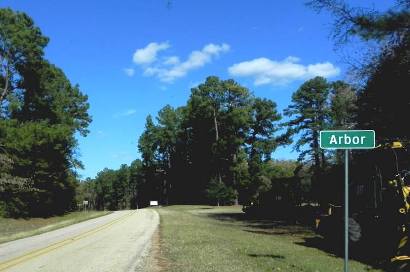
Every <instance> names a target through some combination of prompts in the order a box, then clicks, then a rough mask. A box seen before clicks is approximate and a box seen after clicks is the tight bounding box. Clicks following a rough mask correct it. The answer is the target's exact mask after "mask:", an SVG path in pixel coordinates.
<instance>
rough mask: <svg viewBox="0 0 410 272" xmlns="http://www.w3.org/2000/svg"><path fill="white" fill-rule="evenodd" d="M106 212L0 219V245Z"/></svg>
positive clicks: (105, 212)
mask: <svg viewBox="0 0 410 272" xmlns="http://www.w3.org/2000/svg"><path fill="white" fill-rule="evenodd" d="M109 213H110V212H107V211H88V212H72V213H67V214H65V215H62V216H54V217H49V218H29V219H22V218H20V219H13V218H0V243H5V242H9V241H12V240H16V239H20V238H24V237H28V236H33V235H37V234H40V233H44V232H47V231H51V230H55V229H59V228H62V227H66V226H68V225H72V224H75V223H79V222H82V221H85V220H89V219H92V218H96V217H99V216H103V215H106V214H109Z"/></svg>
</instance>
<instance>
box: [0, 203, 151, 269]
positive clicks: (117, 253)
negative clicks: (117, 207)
mask: <svg viewBox="0 0 410 272" xmlns="http://www.w3.org/2000/svg"><path fill="white" fill-rule="evenodd" d="M158 223H159V215H158V213H157V212H156V211H154V210H152V209H141V210H133V211H117V212H114V213H112V214H109V215H106V216H102V217H99V218H95V219H91V220H88V221H84V222H81V223H78V224H75V225H71V226H68V227H65V228H62V229H58V230H54V231H50V232H47V233H43V234H40V235H36V236H32V237H28V238H24V239H20V240H16V241H12V242H8V243H4V244H0V271H13V272H17V271H19V272H23V271H24V272H35V271H41V272H59V271H72V272H92V271H93V272H94V271H96V272H97V271H98V272H104V271H107V272H108V271H110V272H114V271H121V272H128V271H143V267H144V258H145V256H146V255H147V254H148V251H149V247H150V244H151V238H152V235H153V234H154V232H155V230H156V229H157V226H158Z"/></svg>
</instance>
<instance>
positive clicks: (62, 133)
mask: <svg viewBox="0 0 410 272" xmlns="http://www.w3.org/2000/svg"><path fill="white" fill-rule="evenodd" d="M308 6H309V7H310V8H311V9H313V10H316V11H318V12H323V11H327V12H330V13H331V14H332V16H333V17H334V20H335V25H334V26H333V28H334V30H333V39H334V41H335V43H336V44H338V45H339V46H344V45H346V44H348V43H349V42H351V39H353V38H354V39H360V40H361V41H362V42H363V43H373V44H374V43H376V44H378V48H377V50H373V49H372V51H371V54H370V53H369V54H368V55H367V56H366V57H364V58H363V60H362V61H363V64H361V65H360V66H359V67H352V73H353V74H354V75H355V76H356V78H357V79H356V80H354V81H352V82H350V81H349V82H345V81H341V80H337V81H329V80H327V79H325V78H323V77H314V78H311V79H307V80H306V81H305V82H304V83H302V84H301V85H300V86H299V88H297V89H296V90H294V92H293V94H292V99H291V104H290V105H288V106H287V107H286V108H285V110H284V111H283V112H279V111H278V109H277V105H276V103H275V101H272V100H269V99H266V98H261V97H256V96H255V95H254V94H253V92H252V90H250V89H248V88H246V87H244V86H241V84H239V83H238V82H236V81H235V80H234V79H221V78H219V77H217V76H209V77H207V78H206V79H204V81H203V83H201V84H199V85H198V86H196V87H194V88H192V89H191V94H190V96H189V98H188V100H187V102H186V103H185V105H184V106H181V107H177V108H174V107H172V106H170V105H165V106H164V107H163V108H162V109H161V110H159V112H158V113H157V115H156V116H147V118H146V123H145V130H144V132H143V133H142V135H140V136H139V135H135V137H138V136H139V138H138V146H136V148H138V151H139V153H140V154H141V158H140V159H136V160H134V161H133V162H132V163H131V164H130V165H122V166H121V167H120V168H119V169H117V170H112V169H103V170H102V171H100V172H99V173H98V174H97V176H96V177H95V178H93V179H91V178H87V179H86V180H80V178H79V176H78V174H77V173H76V169H78V168H81V167H82V165H81V162H80V161H79V159H78V156H77V140H76V137H77V136H84V137H85V136H87V134H88V132H89V131H88V130H87V127H88V125H89V124H90V122H91V116H90V115H89V113H88V109H89V104H88V102H87V96H86V95H84V94H83V93H82V92H81V90H80V87H79V86H78V85H73V84H72V83H71V82H70V81H69V80H68V79H67V77H66V76H65V74H64V72H63V71H62V70H61V69H59V68H58V67H56V66H55V65H53V64H52V63H50V62H49V61H48V60H47V59H46V58H45V57H44V48H45V47H46V46H47V43H48V38H47V37H45V36H44V35H43V34H42V33H41V30H40V29H39V28H38V27H37V26H36V25H35V23H34V22H33V20H32V19H31V18H30V17H29V16H28V15H27V14H24V13H20V12H15V11H13V10H11V9H0V30H1V31H0V62H1V66H0V171H1V172H0V214H2V215H3V216H9V217H29V216H33V217H34V216H51V215H56V214H62V213H65V212H67V211H70V210H75V209H78V203H82V202H83V201H84V200H86V201H88V203H89V204H88V205H89V207H91V208H93V209H98V210H117V209H125V208H140V207H145V206H147V205H148V204H149V201H150V200H158V201H159V203H160V204H161V205H171V204H212V205H231V204H242V205H249V204H250V203H264V202H265V201H266V200H267V199H276V200H282V199H286V200H287V203H290V204H291V205H294V206H298V205H301V204H302V203H323V201H324V199H323V196H326V194H327V193H328V192H327V191H326V190H330V189H329V186H324V185H323V184H324V177H326V175H327V174H329V173H330V172H331V171H332V169H335V168H337V167H339V166H340V165H342V164H343V153H340V152H336V151H324V150H322V149H320V147H319V132H320V131H321V130H325V129H355V128H357V129H374V130H375V131H376V137H377V139H376V142H377V143H378V144H383V143H388V142H391V141H395V140H400V141H401V142H403V143H405V144H407V143H408V142H409V138H410V128H409V126H407V124H408V120H407V119H408V116H410V93H409V87H408V86H410V84H409V83H410V82H409V81H410V76H409V71H410V67H409V63H410V61H409V58H410V50H409V49H410V46H409V43H410V36H409V34H410V33H409V29H410V28H409V24H410V15H409V12H408V10H409V8H410V4H409V2H408V1H397V5H396V6H394V7H392V8H391V9H390V10H388V11H387V12H385V13H374V12H367V11H366V10H363V9H357V8H354V7H350V6H348V5H347V4H345V3H344V2H342V1H325V0H316V1H311V2H309V3H308ZM287 145H291V146H292V147H293V148H294V149H295V150H296V152H298V154H299V157H298V160H295V161H292V160H275V159H273V157H274V154H275V150H276V149H277V148H278V147H281V146H287Z"/></svg>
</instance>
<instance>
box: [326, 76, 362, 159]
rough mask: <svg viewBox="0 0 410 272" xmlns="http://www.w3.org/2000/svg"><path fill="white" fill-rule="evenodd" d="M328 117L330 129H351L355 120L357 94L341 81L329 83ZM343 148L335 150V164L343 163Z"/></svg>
mask: <svg viewBox="0 0 410 272" xmlns="http://www.w3.org/2000/svg"><path fill="white" fill-rule="evenodd" d="M331 88H332V90H331V95H330V117H331V128H332V129H342V130H343V129H352V128H354V127H356V125H357V124H356V120H357V110H358V107H357V94H356V92H355V90H354V89H353V88H352V87H351V86H350V85H349V84H347V83H345V82H343V81H336V82H333V83H332V84H331ZM343 153H344V152H343V150H336V151H335V161H336V164H342V163H343V158H344V155H343Z"/></svg>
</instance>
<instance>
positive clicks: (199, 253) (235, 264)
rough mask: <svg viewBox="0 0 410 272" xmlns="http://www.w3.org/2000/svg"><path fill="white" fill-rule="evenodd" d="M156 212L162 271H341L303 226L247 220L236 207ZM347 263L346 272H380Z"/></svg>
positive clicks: (338, 263)
mask: <svg viewBox="0 0 410 272" xmlns="http://www.w3.org/2000/svg"><path fill="white" fill-rule="evenodd" d="M157 210H158V212H159V214H160V217H161V225H160V232H161V244H162V249H161V253H160V255H161V258H164V259H165V260H167V262H168V263H169V265H168V266H167V269H166V271H175V272H184V271H198V272H202V271H246V272H251V271H255V272H262V271H303V272H308V271H311V272H321V271H326V272H328V271H343V259H342V258H340V257H337V256H335V255H333V254H332V253H329V252H326V251H325V250H322V249H320V247H316V246H315V243H313V242H312V241H315V239H318V238H317V237H316V236H315V234H314V233H313V232H312V231H311V230H310V229H309V228H307V227H303V226H298V225H286V224H284V223H283V222H278V221H277V222H273V221H263V220H246V218H244V216H243V213H242V212H241V209H240V207H208V206H170V207H165V208H158V209H157ZM349 263H350V271H380V270H377V269H374V268H372V267H370V266H368V265H366V264H363V263H360V262H357V261H353V260H352V261H350V262H349Z"/></svg>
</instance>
